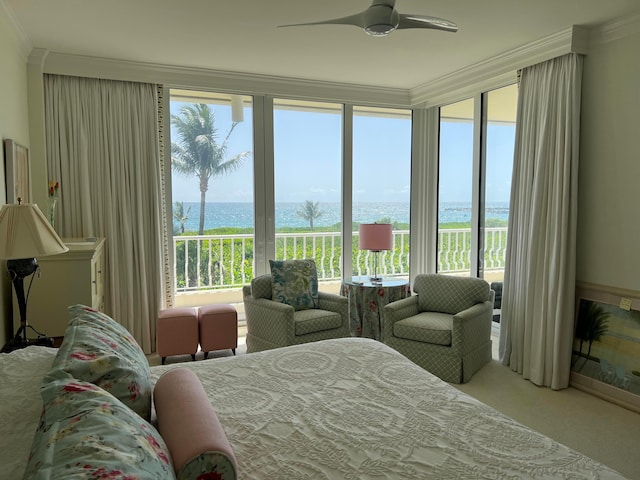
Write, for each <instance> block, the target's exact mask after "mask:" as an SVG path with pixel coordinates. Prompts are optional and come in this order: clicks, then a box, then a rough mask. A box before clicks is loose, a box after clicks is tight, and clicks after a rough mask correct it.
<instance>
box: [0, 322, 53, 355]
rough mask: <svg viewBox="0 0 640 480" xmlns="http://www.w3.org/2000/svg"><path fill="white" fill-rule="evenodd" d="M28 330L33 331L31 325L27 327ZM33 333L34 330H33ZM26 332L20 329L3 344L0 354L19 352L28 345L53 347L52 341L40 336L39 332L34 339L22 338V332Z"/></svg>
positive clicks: (22, 328) (23, 328)
mask: <svg viewBox="0 0 640 480" xmlns="http://www.w3.org/2000/svg"><path fill="white" fill-rule="evenodd" d="M27 327H28V328H31V329H33V327H31V325H27ZM33 330H34V331H35V329H33ZM24 331H26V329H25V327H20V328H19V329H18V331H17V332H16V334H15V335H14V337H13V338H12V339H11V340H9V341H8V342H7V343H5V344H4V346H3V347H2V350H0V352H1V353H9V352H13V351H14V350H20V349H21V348H26V347H28V346H30V345H39V346H41V347H53V339H51V338H49V337H46V336H44V335H42V334H41V333H40V332H36V333H37V334H38V337H37V338H35V339H29V338H26V334H25V335H24V336H23V335H22V332H24Z"/></svg>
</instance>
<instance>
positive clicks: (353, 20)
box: [278, 13, 365, 28]
mask: <svg viewBox="0 0 640 480" xmlns="http://www.w3.org/2000/svg"><path fill="white" fill-rule="evenodd" d="M306 25H355V26H356V27H360V28H364V25H365V21H364V15H363V14H362V13H358V14H356V15H349V16H348V17H340V18H334V19H331V20H323V21H321V22H309V23H292V24H289V25H278V27H301V26H306Z"/></svg>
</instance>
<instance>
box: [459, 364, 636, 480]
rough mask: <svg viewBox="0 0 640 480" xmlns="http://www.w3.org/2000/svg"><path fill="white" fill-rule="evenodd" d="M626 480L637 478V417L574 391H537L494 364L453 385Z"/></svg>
mask: <svg viewBox="0 0 640 480" xmlns="http://www.w3.org/2000/svg"><path fill="white" fill-rule="evenodd" d="M453 386H454V387H456V388H458V389H459V390H461V391H463V392H465V393H467V394H469V395H471V396H473V397H475V398H477V399H478V400H480V401H481V402H484V403H486V404H487V405H490V406H491V407H493V408H495V409H496V410H499V411H500V412H502V413H504V414H506V415H508V416H510V417H511V418H514V419H515V420H517V421H518V422H520V423H522V424H524V425H527V426H528V427H530V428H532V429H534V430H536V431H538V432H540V433H543V434H545V435H547V436H548V437H551V438H553V439H554V440H556V441H558V442H560V443H562V444H564V445H566V446H568V447H570V448H573V449H574V450H577V451H579V452H581V453H583V454H585V455H587V456H589V457H591V458H593V459H595V460H597V461H599V462H601V463H604V464H605V465H607V466H609V467H611V468H613V469H615V470H617V471H618V472H619V473H621V474H622V475H624V476H625V477H627V478H630V479H636V480H640V455H639V452H638V448H639V447H640V415H639V414H637V413H635V412H632V411H630V410H627V409H625V408H622V407H619V406H617V405H615V404H613V403H610V402H607V401H605V400H602V399H600V398H598V397H595V396H593V395H590V394H588V393H585V392H582V391H580V390H577V389H575V388H567V389H564V390H558V391H555V390H551V389H550V388H542V387H537V386H536V385H534V384H533V383H531V382H529V381H528V380H524V379H523V378H522V376H521V375H518V374H517V373H515V372H513V371H511V369H510V368H509V367H505V366H503V365H502V364H500V362H499V361H498V360H493V361H492V362H491V363H489V364H487V365H486V366H484V367H483V368H482V369H481V370H480V371H479V372H477V373H476V374H475V375H474V376H473V377H472V378H471V380H470V381H469V382H468V383H466V384H462V385H453Z"/></svg>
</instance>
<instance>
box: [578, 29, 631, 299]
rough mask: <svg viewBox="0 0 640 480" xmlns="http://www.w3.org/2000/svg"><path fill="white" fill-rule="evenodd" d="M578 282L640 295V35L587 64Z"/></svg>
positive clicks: (593, 51) (599, 48)
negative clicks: (620, 289)
mask: <svg viewBox="0 0 640 480" xmlns="http://www.w3.org/2000/svg"><path fill="white" fill-rule="evenodd" d="M581 130H582V131H581V141H580V171H579V203H578V208H579V213H578V249H577V260H578V268H577V280H578V281H579V282H588V283H595V284H600V285H605V286H610V287H617V288H622V289H628V290H634V291H638V292H640V32H636V33H633V34H632V35H630V36H627V37H624V38H622V39H619V40H615V41H610V42H608V43H604V44H600V45H592V47H591V48H590V50H589V55H587V57H586V58H585V64H584V77H583V93H582V129H581Z"/></svg>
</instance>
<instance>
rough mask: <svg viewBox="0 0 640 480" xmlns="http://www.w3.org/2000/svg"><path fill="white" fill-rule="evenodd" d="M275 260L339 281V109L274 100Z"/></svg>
mask: <svg viewBox="0 0 640 480" xmlns="http://www.w3.org/2000/svg"><path fill="white" fill-rule="evenodd" d="M273 130H274V178H275V185H274V188H275V190H274V197H275V228H276V258H277V259H281V260H284V259H292V258H313V259H315V261H316V266H317V268H318V278H319V279H320V281H329V280H339V279H340V278H341V265H340V260H341V243H342V233H341V231H342V218H341V217H342V210H341V205H342V203H341V200H342V105H341V104H336V103H319V102H306V101H297V100H282V99H276V100H274V106H273Z"/></svg>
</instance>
